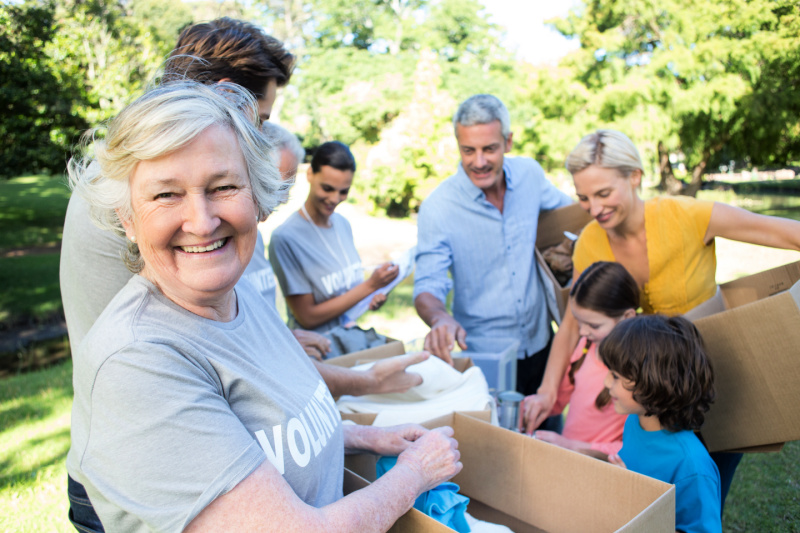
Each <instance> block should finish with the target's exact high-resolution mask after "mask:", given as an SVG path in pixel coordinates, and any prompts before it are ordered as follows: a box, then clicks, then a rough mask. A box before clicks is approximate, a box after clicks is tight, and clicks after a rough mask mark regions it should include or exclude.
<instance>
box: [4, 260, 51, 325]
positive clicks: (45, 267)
mask: <svg viewBox="0 0 800 533" xmlns="http://www.w3.org/2000/svg"><path fill="white" fill-rule="evenodd" d="M60 257H61V255H60V254H58V253H52V254H41V255H26V256H20V257H2V258H0V287H3V290H2V292H0V324H2V323H3V322H8V321H12V320H13V319H19V318H20V317H29V318H32V319H34V320H36V319H42V318H45V317H48V316H51V315H52V314H53V313H56V312H58V311H60V310H61V289H60V288H59V287H60V286H59V283H58V262H59V259H60Z"/></svg>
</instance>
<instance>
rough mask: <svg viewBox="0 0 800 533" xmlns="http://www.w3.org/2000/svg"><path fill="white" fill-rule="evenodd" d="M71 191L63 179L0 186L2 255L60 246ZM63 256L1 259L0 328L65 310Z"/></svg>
mask: <svg viewBox="0 0 800 533" xmlns="http://www.w3.org/2000/svg"><path fill="white" fill-rule="evenodd" d="M69 195H70V192H69V189H68V188H67V186H66V185H65V182H64V178H63V177H49V176H23V177H19V178H14V179H11V180H7V181H0V252H3V251H6V250H9V249H16V248H26V247H37V246H54V245H57V244H59V243H60V242H61V234H62V230H63V226H64V215H65V214H66V211H67V203H68V202H69ZM58 261H59V254H58V253H57V252H56V251H55V250H54V253H48V254H41V255H25V256H16V257H0V287H3V290H2V292H0V326H2V325H3V324H9V323H13V322H18V321H26V320H31V319H32V320H33V321H41V320H43V319H46V318H49V317H50V316H52V315H53V314H55V313H59V312H60V311H61V293H60V290H59V285H58Z"/></svg>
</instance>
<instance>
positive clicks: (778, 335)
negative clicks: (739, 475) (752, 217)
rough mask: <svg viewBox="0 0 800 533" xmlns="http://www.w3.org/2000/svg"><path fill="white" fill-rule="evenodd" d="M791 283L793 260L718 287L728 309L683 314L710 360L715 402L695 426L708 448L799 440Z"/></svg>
mask: <svg viewBox="0 0 800 533" xmlns="http://www.w3.org/2000/svg"><path fill="white" fill-rule="evenodd" d="M798 281H800V262H796V263H791V264H788V265H784V266H782V267H778V268H773V269H771V270H767V271H764V272H760V273H758V274H754V275H752V276H747V277H745V278H740V279H737V280H735V281H731V282H729V283H725V284H723V285H721V286H720V293H721V300H722V307H724V308H725V309H727V310H724V311H721V312H716V313H714V311H715V309H713V305H710V306H709V307H710V309H707V313H713V314H710V316H705V317H704V318H698V317H697V316H696V314H693V313H690V314H689V315H690V317H691V318H692V319H693V320H694V323H695V325H696V326H697V329H698V330H699V331H700V333H701V334H702V335H703V339H704V341H705V345H706V350H707V352H708V355H709V357H710V358H711V361H712V363H713V365H714V373H715V384H716V390H717V400H716V402H715V403H714V405H712V407H711V410H710V411H709V412H708V415H707V416H706V423H705V425H704V426H703V429H702V431H701V432H700V433H701V435H702V437H703V440H704V441H705V443H706V445H707V446H708V449H709V450H710V451H722V450H739V449H743V448H751V447H756V446H765V445H776V444H779V443H782V442H786V441H789V440H800V407H798V406H800V386H798V383H800V354H799V352H800V348H799V347H800V283H798ZM787 289H788V290H787ZM717 300H718V301H719V298H717ZM717 309H718V307H717ZM777 448H778V449H779V446H778V447H777ZM772 449H773V450H774V449H775V446H773V447H772ZM747 451H756V450H747ZM758 451H763V450H758Z"/></svg>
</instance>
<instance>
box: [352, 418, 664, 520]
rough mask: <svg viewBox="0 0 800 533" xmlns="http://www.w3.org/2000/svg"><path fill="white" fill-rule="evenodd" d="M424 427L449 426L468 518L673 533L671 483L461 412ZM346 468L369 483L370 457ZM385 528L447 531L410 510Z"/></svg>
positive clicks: (372, 476) (457, 480)
mask: <svg viewBox="0 0 800 533" xmlns="http://www.w3.org/2000/svg"><path fill="white" fill-rule="evenodd" d="M424 425H426V426H427V427H430V428H433V427H438V426H442V425H449V426H451V427H452V428H453V430H454V432H455V438H456V440H458V443H459V447H458V449H459V451H460V452H461V462H462V463H463V464H464V469H463V470H462V471H461V473H459V474H458V475H457V476H456V477H455V478H453V482H454V483H457V484H458V485H459V486H460V487H461V493H462V494H464V495H465V496H468V497H469V498H470V504H469V507H468V511H469V513H470V514H471V515H472V516H474V517H475V518H478V519H482V520H487V521H490V522H495V523H500V524H504V525H506V526H508V527H510V528H511V529H512V530H513V531H515V532H516V533H528V532H540V531H549V532H551V533H557V532H561V531H564V532H566V531H581V532H588V533H592V532H598V533H599V532H610V531H623V532H626V533H627V532H640V531H641V532H645V531H647V532H661V531H663V532H674V531H675V488H674V487H673V486H672V485H669V484H667V483H663V482H661V481H658V480H655V479H652V478H649V477H646V476H643V475H640V474H636V473H634V472H631V471H628V470H624V469H621V468H618V467H615V466H612V465H610V464H608V463H605V462H603V461H598V460H597V459H592V458H590V457H587V456H584V455H581V454H579V453H575V452H571V451H568V450H564V449H562V448H559V447H558V446H554V445H551V444H547V443H545V442H542V441H537V440H535V439H531V438H530V437H527V436H525V435H520V434H519V433H514V432H512V431H508V430H505V429H501V428H499V427H496V426H492V425H490V424H487V423H486V422H482V421H480V420H477V419H475V418H473V417H471V416H467V415H466V414H463V413H454V414H451V415H448V416H446V417H441V418H438V419H436V420H431V421H430V422H427V423H426V424H424ZM345 466H346V467H347V468H348V469H350V470H352V471H353V472H355V473H356V474H358V475H360V476H361V477H363V478H365V479H367V480H374V479H375V457H374V456H370V455H362V456H347V458H346V459H345ZM348 475H349V474H348ZM391 531H397V532H400V531H402V532H405V531H414V532H421V533H438V532H451V531H452V530H451V529H450V528H448V527H446V526H444V525H442V524H439V523H438V522H434V521H433V520H432V519H430V518H429V517H427V516H425V515H423V514H422V513H420V512H418V511H416V510H414V509H412V510H411V511H410V512H409V513H406V515H404V517H403V519H402V520H401V521H400V522H398V524H396V525H395V527H394V528H393V529H392V530H391Z"/></svg>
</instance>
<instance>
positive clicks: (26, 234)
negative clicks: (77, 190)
mask: <svg viewBox="0 0 800 533" xmlns="http://www.w3.org/2000/svg"><path fill="white" fill-rule="evenodd" d="M69 195H70V192H69V189H68V188H67V186H66V184H65V181H64V178H63V177H50V176H23V177H19V178H14V179H11V180H7V181H0V250H7V249H9V248H19V247H23V246H45V245H53V244H56V243H58V242H61V230H62V228H63V226H64V215H65V213H66V212H67V202H68V201H69Z"/></svg>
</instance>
